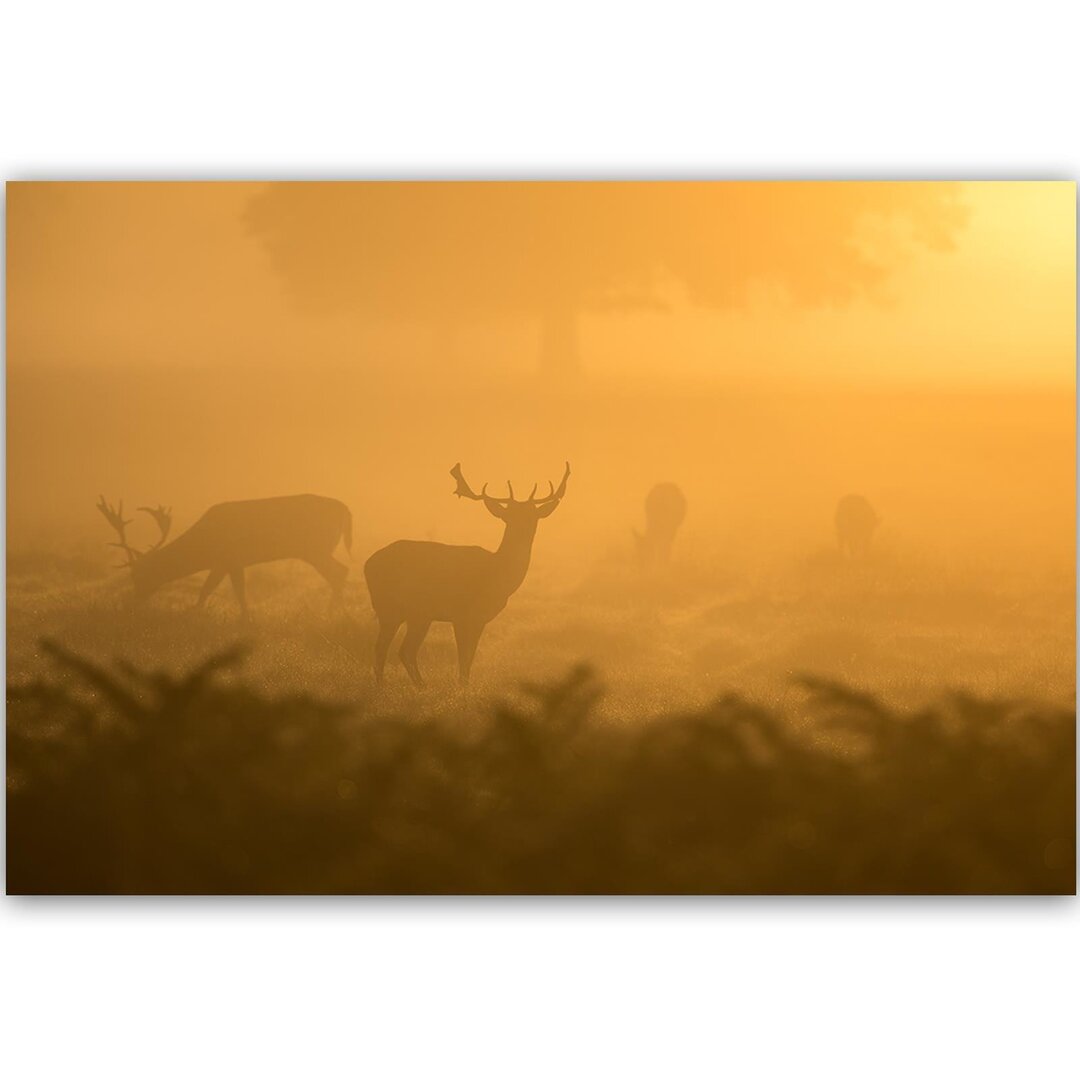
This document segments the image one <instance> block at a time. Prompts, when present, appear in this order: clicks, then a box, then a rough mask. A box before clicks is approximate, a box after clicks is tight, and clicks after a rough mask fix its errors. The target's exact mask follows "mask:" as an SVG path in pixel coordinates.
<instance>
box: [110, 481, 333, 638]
mask: <svg viewBox="0 0 1080 1080" xmlns="http://www.w3.org/2000/svg"><path fill="white" fill-rule="evenodd" d="M97 508H98V509H99V510H100V511H101V513H102V514H103V515H104V517H105V519H106V520H107V521H108V522H109V524H110V525H111V526H112V527H113V528H114V529H115V530H116V532H117V535H118V537H119V541H118V542H116V543H114V544H113V545H112V546H113V547H118V548H120V549H121V550H122V551H123V552H124V553H125V555H126V556H127V560H126V561H125V562H123V563H121V564H120V566H122V567H130V568H131V575H132V581H133V583H134V585H135V599H136V601H137V602H139V603H142V602H144V601H145V600H147V599H148V598H149V597H150V595H151V594H152V593H154V592H156V591H157V590H158V589H159V588H161V586H162V585H164V584H166V583H167V582H170V581H175V580H176V579H178V578H182V577H187V576H188V575H189V574H195V573H198V572H199V571H201V570H209V571H210V573H209V575H208V576H207V578H206V581H205V582H204V583H203V587H202V591H201V592H200V593H199V599H198V604H197V606H198V607H200V608H201V607H203V606H205V604H206V601H207V600H208V599H209V597H210V594H211V593H212V592H213V591H214V589H216V588H217V587H218V585H220V584H221V581H222V579H223V578H224V577H225V575H226V574H228V575H229V577H230V578H231V579H232V584H233V590H234V591H235V593H236V600H237V603H239V605H240V611H241V613H242V614H243V615H244V616H245V617H246V616H247V612H248V608H247V599H246V596H245V590H244V569H245V567H248V566H251V565H253V564H255V563H263V562H274V561H276V560H278V559H303V560H304V561H305V562H307V563H309V564H310V565H311V566H313V567H314V568H315V569H316V570H318V572H319V573H320V574H322V576H323V577H324V578H325V579H326V580H327V581H328V582H329V584H330V588H331V589H332V590H333V595H334V599H335V600H340V598H341V591H342V589H343V587H344V585H345V578H346V577H348V574H349V569H348V567H347V566H345V565H344V564H343V563H340V562H338V561H337V559H335V558H334V557H333V551H334V548H336V547H337V545H338V541H339V540H344V542H345V550H346V551H348V550H349V549H350V546H351V544H352V514H350V513H349V508H348V507H347V506H346V505H345V504H344V503H342V502H338V500H337V499H327V498H324V497H323V496H321V495H283V496H280V497H278V498H273V499H248V500H244V501H242V502H227V503H219V504H218V505H217V506H211V507H210V509H209V510H207V511H206V513H205V514H203V516H202V517H201V518H199V520H198V521H196V522H195V524H194V525H192V526H191V528H190V529H188V530H187V532H185V533H182V534H181V535H180V536H178V537H177V538H176V539H175V540H173V541H172V542H171V543H168V544H167V543H165V541H166V539H167V538H168V535H169V529H170V527H171V525H172V512H171V510H170V509H169V508H167V507H164V506H158V507H154V508H151V507H148V506H140V507H138V509H139V510H140V511H142V512H144V513H147V514H149V515H150V516H151V517H152V518H153V519H154V520H155V521H156V522H157V525H158V528H159V529H160V531H161V536H160V538H159V539H158V541H157V543H156V544H154V545H153V546H152V547H150V548H148V549H147V550H145V551H137V550H136V549H135V548H133V547H131V545H130V544H129V543H128V541H127V527H128V525H130V524H131V521H130V520H126V519H125V518H124V504H123V502H120V503H119V504H118V506H117V507H116V508H113V507H112V506H110V505H109V504H108V503H107V502H106V501H105V498H104V496H101V497H100V501H99V502H98V504H97Z"/></svg>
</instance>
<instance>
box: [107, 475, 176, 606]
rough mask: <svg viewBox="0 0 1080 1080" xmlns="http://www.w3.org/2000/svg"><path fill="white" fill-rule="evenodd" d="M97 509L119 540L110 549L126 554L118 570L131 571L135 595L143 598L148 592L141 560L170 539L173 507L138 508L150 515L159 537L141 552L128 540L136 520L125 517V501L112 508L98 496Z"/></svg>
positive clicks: (138, 510) (139, 510)
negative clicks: (128, 534)
mask: <svg viewBox="0 0 1080 1080" xmlns="http://www.w3.org/2000/svg"><path fill="white" fill-rule="evenodd" d="M97 508H98V509H99V510H100V511H101V514H102V516H103V517H104V518H105V520H106V521H107V522H108V523H109V524H110V525H111V526H112V528H113V529H114V530H115V532H116V535H117V537H118V540H116V541H114V542H113V543H111V544H110V545H109V546H110V547H115V548H120V550H121V551H123V552H124V554H125V556H126V559H125V561H124V562H122V563H117V564H116V565H117V569H130V570H131V575H132V579H133V580H134V582H135V594H136V596H137V597H141V596H142V594H143V593H144V592H145V591H146V590H145V588H144V587H143V585H144V583H143V574H142V573H141V566H140V562H139V560H140V559H142V558H143V556H145V555H149V554H150V553H151V552H152V551H157V550H158V548H160V547H161V546H162V545H163V544H164V543H165V541H166V540H167V539H168V538H169V530H170V529H171V528H172V507H168V506H161V505H158V506H138V507H136V512H138V513H143V514H149V515H150V517H152V518H153V519H154V521H155V522H156V524H157V527H158V532H159V534H160V535H159V536H158V539H157V541H156V542H155V543H153V544H151V545H150V547H148V548H144V549H143V550H142V551H139V550H138V549H136V548H133V547H132V546H131V545H130V544H129V543H128V539H127V527H128V526H129V525H130V524H131V523H132V521H133V520H134V519H133V518H125V517H124V500H123V499H121V500H120V501H119V502H118V503H117V504H116V506H115V507H112V506H110V505H109V504H108V503H107V502H106V501H105V496H104V495H99V496H98V503H97Z"/></svg>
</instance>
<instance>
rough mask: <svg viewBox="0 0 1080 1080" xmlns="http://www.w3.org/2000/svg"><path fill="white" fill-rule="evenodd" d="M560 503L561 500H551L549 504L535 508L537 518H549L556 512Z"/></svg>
mask: <svg viewBox="0 0 1080 1080" xmlns="http://www.w3.org/2000/svg"><path fill="white" fill-rule="evenodd" d="M561 501H562V500H561V499H552V501H551V502H549V503H548V504H547V505H546V506H540V507H537V510H536V516H537V518H546V517H550V516H551V515H552V514H554V513H555V511H556V510H558V509H559V503H560V502H561Z"/></svg>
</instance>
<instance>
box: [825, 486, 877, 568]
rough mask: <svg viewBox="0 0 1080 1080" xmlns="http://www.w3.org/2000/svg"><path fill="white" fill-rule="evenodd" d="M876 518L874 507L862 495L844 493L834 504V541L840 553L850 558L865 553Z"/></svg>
mask: <svg viewBox="0 0 1080 1080" xmlns="http://www.w3.org/2000/svg"><path fill="white" fill-rule="evenodd" d="M878 520H879V519H878V516H877V514H876V513H875V512H874V508H873V507H872V506H871V505H870V503H869V502H867V501H866V499H865V498H864V497H863V496H862V495H845V496H844V497H843V498H842V499H841V500H840V501H839V502H838V503H837V504H836V542H837V544H838V545H839V547H840V553H841V554H842V555H843V554H847V555H850V556H851V557H852V558H858V557H860V556H865V555H867V554H868V553H869V551H870V541H871V539H872V538H873V536H874V530H875V529H877V527H878Z"/></svg>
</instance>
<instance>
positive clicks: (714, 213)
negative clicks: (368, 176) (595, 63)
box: [247, 182, 965, 374]
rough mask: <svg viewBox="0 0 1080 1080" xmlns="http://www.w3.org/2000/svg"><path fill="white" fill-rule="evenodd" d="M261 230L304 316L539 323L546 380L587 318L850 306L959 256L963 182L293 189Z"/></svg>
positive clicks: (258, 214) (570, 350)
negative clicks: (765, 299)
mask: <svg viewBox="0 0 1080 1080" xmlns="http://www.w3.org/2000/svg"><path fill="white" fill-rule="evenodd" d="M247 218H248V223H249V225H250V227H251V228H252V229H253V231H254V233H255V234H256V235H257V236H258V237H260V238H261V239H262V240H263V242H264V243H265V245H266V247H267V249H268V250H269V252H270V255H271V258H272V261H273V263H274V265H275V267H276V268H277V270H278V272H279V273H280V274H281V275H282V276H283V278H284V280H285V281H286V283H287V285H288V287H289V289H290V291H291V293H292V294H293V296H294V297H295V298H296V299H297V301H298V302H299V303H300V304H301V305H302V306H303V307H304V308H306V309H308V310H311V311H322V312H327V313H329V312H336V311H341V310H350V309H352V310H357V311H369V312H374V313H377V314H379V315H382V316H391V317H407V318H413V319H431V320H433V321H434V320H439V321H444V322H447V321H448V322H453V321H457V320H467V319H470V318H476V317H483V316H486V315H492V314H506V313H511V314H519V315H526V316H531V317H534V318H537V319H538V320H539V322H540V327H541V363H542V366H543V368H544V369H545V370H546V371H548V372H551V373H556V374H557V373H560V372H567V371H571V370H573V369H574V368H576V367H577V365H578V335H577V320H578V315H579V313H580V312H581V311H582V310H597V309H603V308H612V307H621V308H643V307H649V306H657V305H659V304H660V303H662V299H663V295H664V284H665V282H677V283H679V284H681V286H682V287H683V289H684V290H685V294H686V296H687V298H688V299H689V300H690V302H692V303H694V304H698V305H701V306H705V307H711V308H720V307H727V306H732V305H737V304H740V303H742V302H744V301H745V299H746V296H747V293H748V290H749V289H750V288H751V287H752V286H753V285H755V284H762V285H766V286H769V285H771V286H776V287H779V288H780V289H782V290H783V291H784V292H785V293H786V295H787V296H788V297H789V298H790V300H791V301H792V302H793V303H795V304H799V305H805V306H817V305H824V304H835V303H846V302H849V301H850V300H852V299H853V298H854V297H856V296H857V295H859V294H861V293H865V292H866V291H867V290H869V289H872V288H873V287H874V286H875V285H877V284H879V283H880V282H881V281H883V280H884V279H885V278H886V277H887V276H888V274H889V273H890V271H891V269H892V267H893V265H894V262H895V259H896V257H897V251H898V249H899V247H900V246H901V243H900V242H898V241H902V243H906V244H914V245H916V246H919V247H924V248H928V249H931V250H935V251H942V250H947V249H949V248H950V247H951V245H952V243H953V241H954V238H955V236H956V233H957V232H958V230H959V229H960V228H962V226H963V224H964V221H965V211H964V207H963V204H962V202H961V199H960V194H959V190H958V186H957V185H955V184H949V183H917V184H916V183H805V182H791V183H788V182H783V183H744V182H738V183H707V182H684V183H671V182H664V183H658V182H650V183H636V182H635V183H603V184H599V183H586V182H565V183H563V182H560V183H531V182H529V183H526V182H514V183H496V182H454V183H429V182H408V183H385V182H366V183H277V184H271V185H269V186H268V188H267V189H266V190H265V191H263V192H262V193H260V194H259V195H257V196H255V197H254V198H253V200H252V201H251V203H250V205H249V209H248V214H247Z"/></svg>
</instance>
